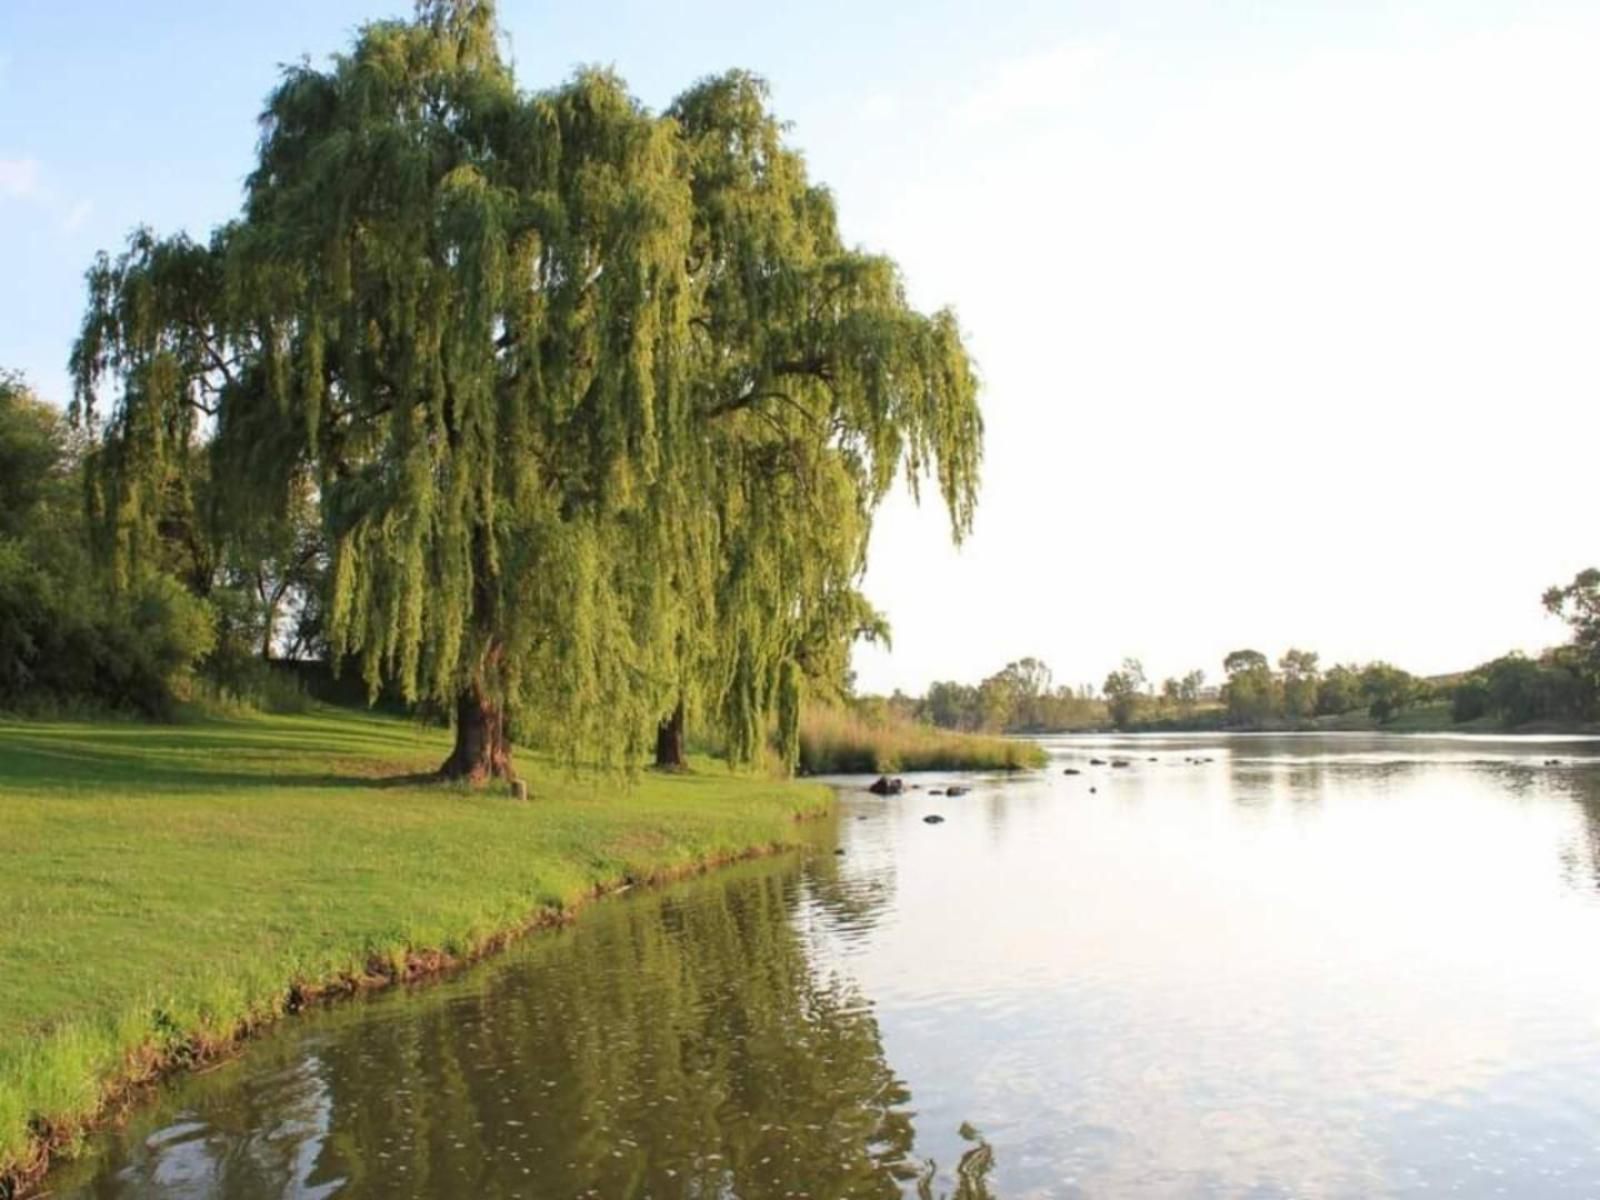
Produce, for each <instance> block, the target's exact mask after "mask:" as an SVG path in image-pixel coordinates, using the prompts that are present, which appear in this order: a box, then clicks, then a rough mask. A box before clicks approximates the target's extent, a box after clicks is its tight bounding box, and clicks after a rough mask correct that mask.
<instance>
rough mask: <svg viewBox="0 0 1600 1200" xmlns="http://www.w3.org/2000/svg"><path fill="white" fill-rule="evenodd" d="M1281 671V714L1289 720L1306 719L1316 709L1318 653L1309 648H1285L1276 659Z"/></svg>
mask: <svg viewBox="0 0 1600 1200" xmlns="http://www.w3.org/2000/svg"><path fill="white" fill-rule="evenodd" d="M1278 670H1279V671H1280V672H1281V673H1282V687H1283V714H1284V716H1286V717H1288V718H1289V719H1291V720H1306V719H1307V718H1309V717H1311V716H1312V715H1314V714H1315V713H1316V711H1317V693H1318V689H1319V687H1320V686H1321V669H1320V668H1319V666H1318V655H1317V654H1316V653H1315V652H1314V651H1311V650H1286V651H1284V653H1283V657H1282V658H1280V659H1278Z"/></svg>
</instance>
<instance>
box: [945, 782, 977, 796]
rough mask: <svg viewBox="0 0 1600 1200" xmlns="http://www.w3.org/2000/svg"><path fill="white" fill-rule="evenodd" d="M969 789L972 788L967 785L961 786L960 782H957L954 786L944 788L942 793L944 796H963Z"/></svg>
mask: <svg viewBox="0 0 1600 1200" xmlns="http://www.w3.org/2000/svg"><path fill="white" fill-rule="evenodd" d="M971 790H972V789H971V788H969V787H963V786H961V785H960V784H957V785H955V786H954V787H950V788H946V789H945V793H944V794H945V795H946V796H965V795H966V794H967V793H968V792H970V791H971Z"/></svg>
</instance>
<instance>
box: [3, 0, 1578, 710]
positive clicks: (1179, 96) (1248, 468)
mask: <svg viewBox="0 0 1600 1200" xmlns="http://www.w3.org/2000/svg"><path fill="white" fill-rule="evenodd" d="M409 11H410V6H409V4H407V3H405V2H404V0H401V2H400V3H395V2H394V0H274V3H271V4H268V3H262V2H261V0H256V2H254V3H249V4H236V3H230V2H227V0H205V2H202V0H166V2H158V0H143V2H141V3H139V4H127V3H124V2H121V0H118V2H111V0H98V2H90V0H48V2H39V0H4V3H3V4H0V280H3V281H4V285H3V286H0V365H4V366H9V367H13V368H20V369H22V370H24V371H25V372H26V373H27V374H28V376H29V378H30V379H31V380H32V382H33V383H34V385H35V387H36V388H37V389H38V390H39V391H40V392H42V393H43V394H44V395H46V396H47V397H49V398H51V399H54V400H57V401H60V402H63V403H64V402H65V401H66V399H67V398H68V384H67V378H66V369H65V363H66V357H67V353H68V349H69V347H70V344H71V340H72V337H73V335H74V332H75V328H76V323H77V321H78V319H79V317H80V315H81V312H82V307H83V282H82V276H83V271H84V269H85V268H86V267H87V266H88V265H89V263H90V261H91V259H92V257H93V255H94V254H95V253H96V251H98V250H100V249H110V250H115V248H116V247H117V246H118V245H119V244H120V243H121V241H122V239H123V238H124V237H125V236H126V234H127V232H128V231H129V230H130V229H131V228H133V227H134V226H136V225H138V224H141V223H144V224H148V225H150V226H152V227H153V228H155V229H156V230H158V231H160V232H164V233H165V232H174V231H177V230H180V229H183V230H188V231H189V232H191V233H193V234H196V235H204V234H205V232H206V231H207V230H209V229H210V228H211V227H212V226H213V225H214V224H216V223H218V222H220V221H222V220H225V219H227V218H228V217H230V216H231V215H233V214H234V213H235V212H236V211H237V208H238V205H239V201H240V195H241V185H242V181H243V179H244V176H245V175H246V173H247V172H248V171H249V170H250V167H251V162H252V155H253V151H254V145H255V136H256V127H255V118H256V116H257V114H258V113H259V111H260V109H261V106H262V101H263V99H264V97H265V96H266V94H267V92H268V91H269V89H270V88H271V87H272V85H273V83H274V81H275V79H276V78H277V75H278V72H279V70H280V65H281V64H283V63H289V62H295V61H299V60H300V59H302V58H303V57H306V56H309V57H310V58H311V59H312V61H313V62H316V61H320V60H322V59H324V57H325V56H326V55H327V54H328V53H330V52H333V51H335V50H338V49H341V48H343V47H344V46H345V45H346V44H347V43H348V41H349V39H350V37H351V36H352V34H353V33H354V31H355V30H356V28H357V27H358V26H359V25H360V24H361V23H362V22H363V21H365V20H368V19H372V18H375V17H382V16H392V15H406V14H407V13H408V12H409ZM501 16H502V23H503V25H504V26H505V28H506V31H507V33H508V35H509V47H510V51H511V53H512V55H513V56H514V59H515V63H516V69H517V74H518V77H519V80H520V81H521V82H522V84H523V85H524V86H526V87H529V88H537V87H542V86H546V85H548V84H551V83H554V82H557V81H559V80H560V79H562V78H564V77H565V76H567V75H568V74H570V72H571V71H572V69H573V68H574V67H576V66H578V65H581V64H591V63H599V64H605V65H610V66H613V67H615V68H616V69H617V70H618V71H619V72H620V73H621V74H622V75H623V77H624V78H626V79H627V80H628V81H629V84H630V86H631V87H632V88H633V90H634V92H635V93H636V94H637V95H638V96H639V97H640V98H641V99H642V100H643V101H644V102H645V103H646V104H648V105H650V106H652V107H654V108H662V107H665V106H666V104H667V103H669V102H670V100H671V99H672V97H673V96H674V95H675V94H676V93H677V92H678V91H680V90H681V89H682V88H684V87H686V86H687V85H688V84H690V83H691V82H693V81H694V80H695V79H697V78H699V77H700V76H702V75H705V74H708V73H711V72H714V71H720V70H723V69H725V68H728V67H731V66H739V67H745V68H748V69H752V70H755V71H757V72H758V73H760V74H763V75H765V76H766V77H767V78H768V79H769V81H770V82H771V84H772V93H773V103H774V106H775V107H776V109H777V110H778V112H779V113H780V115H782V116H784V117H785V118H786V119H788V120H789V121H790V122H792V130H791V134H790V136H791V138H792V140H793V142H794V144H796V145H797V146H799V147H800V148H801V149H803V150H804V152H805V154H806V157H807V160H808V162H809V164H810V168H811V171H812V175H813V177H814V178H816V179H818V180H821V181H823V182H826V183H827V184H828V185H829V186H830V187H831V188H832V189H833V190H834V192H835V194H836V196H837V199H838V206H839V212H840V219H841V223H842V225H843V228H844V232H845V235H846V237H847V239H848V240H850V241H851V242H853V243H857V244H859V245H861V246H863V247H865V248H867V249H870V250H873V251H878V252H882V253H886V254H889V255H891V256H892V257H893V258H895V259H896V260H897V261H898V262H899V263H900V265H901V267H902V269H903V271H904V273H905V277H906V282H907V287H908V290H909V292H910V295H911V297H912V298H913V300H914V301H915V302H916V303H917V304H919V305H921V306H923V307H926V308H934V307H941V306H944V305H950V306H952V307H953V308H954V309H955V310H956V312H957V313H958V314H959V315H960V318H961V321H962V323H963V326H964V328H965V330H966V333H967V336H968V340H969V345H970V347H971V349H972V351H973V354H974V355H975V357H976V359H977V362H978V366H979V370H980V373H981V375H982V378H983V381H984V389H983V396H982V403H983V407H984V414H985V421H986V425H987V437H986V455H985V468H984V486H983V493H982V499H981V501H980V504H979V509H978V516H977V523H976V528H975V530H974V532H973V534H972V536H971V537H970V538H969V539H967V541H966V542H965V543H964V544H963V545H961V546H960V547H955V546H953V545H952V544H951V542H950V539H949V526H948V522H947V520H946V519H945V517H944V514H943V513H942V512H940V511H939V510H938V508H937V506H936V505H934V504H931V503H924V505H923V506H922V507H921V508H917V507H915V506H914V505H912V503H911V502H910V500H909V498H908V497H906V496H904V495H897V496H896V497H894V498H891V500H890V501H889V502H888V503H887V504H886V505H885V507H884V509H883V510H882V511H881V513H880V515H879V519H878V521H877V525H876V528H875V532H874V536H873V546H872V553H871V559H870V565H869V568H868V573H867V578H866V581H865V589H866V591H867V594H868V596H869V598H870V599H871V600H872V601H873V602H874V603H875V604H877V606H878V607H879V608H881V609H882V610H884V611H885V613H886V614H887V615H888V617H889V620H890V622H891V625H892V627H893V630H894V642H893V649H892V650H891V651H883V650H878V649H871V648H867V649H863V650H860V651H858V653H857V655H856V667H857V671H858V686H859V687H860V688H861V689H862V690H866V691H889V690H891V689H894V688H897V687H898V688H902V689H905V690H907V691H913V692H915V691H921V690H922V689H923V688H925V687H926V685H927V684H928V683H929V682H930V681H931V680H933V679H959V680H966V681H971V682H976V681H977V680H979V679H981V678H982V677H983V676H985V675H988V674H990V673H992V672H993V671H995V670H997V669H999V668H1000V667H1002V666H1003V665H1004V664H1005V663H1006V662H1007V661H1010V660H1012V659H1015V658H1019V657H1022V656H1024V655H1033V656H1035V657H1038V658H1042V659H1043V660H1044V661H1045V662H1047V663H1048V664H1049V665H1050V666H1051V667H1052V668H1053V670H1054V672H1055V677H1056V680H1057V681H1058V682H1064V683H1071V684H1079V683H1098V682H1099V681H1100V680H1102V679H1103V678H1104V677H1105V674H1106V672H1107V671H1108V670H1110V669H1111V668H1113V667H1114V666H1116V665H1117V664H1118V663H1119V662H1120V661H1121V660H1122V659H1123V658H1124V657H1125V656H1130V655H1131V656H1136V657H1138V658H1140V659H1141V660H1142V661H1143V663H1144V665H1145V668H1146V671H1147V672H1148V673H1149V675H1150V676H1151V677H1152V678H1154V679H1160V678H1162V677H1164V676H1167V675H1172V674H1181V673H1183V672H1185V671H1187V670H1189V669H1191V668H1196V667H1198V668H1201V669H1203V670H1205V671H1206V673H1207V676H1208V677H1209V678H1210V679H1211V680H1216V679H1217V678H1218V677H1219V676H1220V674H1221V661H1222V658H1223V656H1224V655H1225V654H1226V653H1227V652H1228V651H1229V650H1232V649H1236V648H1240V647H1245V646H1248V647H1253V648H1256V649H1260V650H1262V651H1264V652H1266V653H1267V654H1269V655H1272V656H1274V657H1275V656H1277V655H1278V654H1279V653H1281V652H1282V651H1283V650H1284V649H1286V648H1288V647H1290V646H1299V647H1304V648H1309V649H1313V650H1317V651H1319V652H1320V653H1321V654H1322V656H1323V660H1324V661H1325V662H1332V661H1348V660H1368V659H1375V658H1382V659H1387V660H1390V661H1393V662H1396V663H1398V664H1400V665H1402V666H1405V667H1407V668H1409V669H1411V670H1413V671H1417V672H1420V673H1435V672H1443V671H1449V670H1454V669H1459V668H1463V667H1466V666H1470V665H1472V664H1474V663H1476V662H1479V661H1482V660H1484V659H1486V658H1489V657H1492V656H1494V655H1497V654H1500V653H1503V652H1505V651H1506V650H1508V649H1512V648H1522V649H1526V650H1529V651H1537V650H1538V649H1540V648H1541V647H1543V646H1546V645H1549V644H1552V643H1554V642H1556V641H1559V640H1560V639H1561V636H1562V627H1561V626H1560V624H1559V623H1558V622H1556V621H1555V620H1554V619H1553V618H1551V617H1549V616H1547V615H1545V614H1544V613H1543V610H1542V609H1541V607H1540V602H1539V598H1540V594H1541V593H1542V591H1543V590H1544V588H1545V587H1546V586H1548V585H1549V584H1552V583H1555V582H1558V581H1559V582H1564V581H1565V580H1567V579H1569V578H1570V577H1571V576H1572V575H1573V574H1574V573H1576V572H1577V571H1578V570H1579V569H1581V568H1583V567H1585V566H1589V565H1592V564H1600V522H1597V520H1596V511H1595V510H1596V498H1597V492H1600V488H1597V485H1596V480H1597V478H1600V475H1597V472H1596V469H1595V461H1596V457H1597V456H1596V450H1597V448H1600V406H1597V405H1596V396H1597V394H1600V338H1597V336H1596V332H1597V330H1600V156H1597V155H1596V154H1595V153H1594V133H1593V119H1594V114H1595V113H1596V112H1600V71H1596V70H1595V69H1594V64H1595V63H1596V62H1597V61H1600V5H1593V4H1590V3H1557V2H1551V3H1538V2H1534V0H1525V2H1522V3H1513V2H1509V0H1506V2H1500V3H1489V2H1474V0H1439V2H1437V3H1426V2H1420V0H1419V2H1417V3H1408V4H1402V3H1389V4H1383V3H1364V2H1361V0H1354V2H1350V0H1345V2H1341V3H1337V4H1335V3H1331V2H1324V3H1317V4H1313V3H1295V2H1291V0H1276V2H1274V3H1271V4H1268V3H1265V2H1262V0H1252V2H1248V3H1247V2H1244V0H1236V2H1230V0H1214V2H1200V0H1167V2H1150V3H1142V4H1141V3H1110V2H1106V3H1098V2H1096V3H1088V2H1085V3H1066V2H1061V0H1048V2H1047V0H981V2H980V0H873V2H871V3H862V2H861V0H850V2H844V0H816V2H814V3H809V4H805V5H783V6H778V5H770V6H753V5H748V4H743V3H737V2H734V0H681V2H678V3H657V2H647V0H637V2H632V0H622V2H618V0H594V2H591V3H585V4H581V5H580V4H555V3H534V2H532V0H502V3H501Z"/></svg>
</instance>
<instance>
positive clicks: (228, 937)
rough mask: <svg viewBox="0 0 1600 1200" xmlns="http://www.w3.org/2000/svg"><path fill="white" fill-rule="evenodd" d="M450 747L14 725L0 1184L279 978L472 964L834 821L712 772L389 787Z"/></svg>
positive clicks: (251, 1011) (375, 731)
mask: <svg viewBox="0 0 1600 1200" xmlns="http://www.w3.org/2000/svg"><path fill="white" fill-rule="evenodd" d="M447 749H448V747H447V745H446V742H445V738H444V736H443V734H441V733H440V732H438V731H433V730H422V729H418V728H416V727H414V726H412V725H409V724H406V723H403V722H398V721H394V720H389V719H384V718H379V717H374V716H369V715H365V714H351V713H347V712H343V711H333V710H330V711H326V712H321V713H318V714H315V715H312V716H301V717H270V718H269V717H261V718H253V719H243V720H237V721H226V722H215V723H208V724H202V725H195V726H178V727H159V728H153V727H150V726H146V725H137V724H114V723H110V724H75V723H74V724H67V723H63V724H36V723H21V722H6V721H0V1178H3V1177H4V1175H5V1173H6V1170H7V1168H8V1167H15V1166H16V1164H17V1163H18V1162H19V1161H20V1159H21V1157H22V1156H23V1155H25V1154H26V1153H28V1152H29V1151H30V1148H31V1143H32V1142H33V1141H34V1140H35V1139H31V1138H30V1136H29V1133H28V1129H27V1124H28V1121H29V1120H30V1118H34V1117H36V1116H39V1115H43V1116H44V1117H46V1118H47V1119H50V1120H52V1121H60V1122H65V1123H69V1124H70V1123H71V1122H72V1121H74V1120H75V1119H77V1118H81V1117H83V1116H85V1115H87V1114H88V1113H90V1112H92V1111H93V1110H94V1109H95V1108H97V1107H98V1106H99V1104H100V1102H101V1100H102V1097H103V1094H104V1089H105V1088H106V1087H107V1085H108V1084H110V1083H112V1082H113V1081H115V1080H116V1079H118V1078H119V1077H125V1076H128V1075H129V1074H130V1073H134V1072H135V1071H136V1064H137V1062H138V1061H139V1059H140V1057H141V1055H140V1051H141V1050H143V1051H144V1052H145V1053H146V1054H147V1053H148V1052H149V1051H150V1050H151V1049H152V1048H154V1049H160V1048H162V1047H163V1046H165V1047H166V1048H172V1047H176V1046H181V1045H182V1044H184V1043H185V1042H187V1041H189V1040H190V1039H194V1038H200V1039H205V1038H208V1037H215V1038H226V1037H228V1036H230V1035H231V1033H232V1032H233V1031H234V1030H235V1029H237V1028H238V1027H239V1025H240V1023H241V1022H243V1021H246V1020H253V1019H257V1018H263V1017H270V1016H272V1015H274V1014H275V1013H277V1012H278V1011H280V1010H281V1008H282V1006H283V1003H284V1000H285V997H286V994H287V990H288V986H289V985H290V984H291V982H301V983H309V984H316V983H318V982H328V981H332V980H336V979H338V978H340V977H352V976H359V975H360V974H362V972H363V971H364V970H366V969H368V968H369V967H370V966H371V965H372V964H373V962H374V960H379V961H383V962H389V963H394V964H396V965H398V964H400V963H402V962H403V960H404V958H405V955H406V954H407V952H408V951H413V952H414V951H419V950H435V949H437V950H444V951H447V952H449V953H451V954H454V955H469V954H471V953H473V952H474V951H475V950H477V949H479V948H481V947H482V946H483V945H484V944H485V943H486V942H488V941H490V940H491V939H493V938H494V937H495V936H496V935H497V934H501V933H504V932H505V931H507V930H509V929H512V928H516V927H519V926H521V925H523V924H524V923H526V922H527V921H528V919H529V918H530V916H531V915H533V914H535V913H537V912H539V911H541V910H550V909H559V908H565V907H568V906H571V905H573V904H575V903H577V902H579V901H581V900H582V899H583V898H584V897H585V896H586V895H588V894H591V893H592V892H593V891H594V890H595V889H596V888H597V887H600V886H605V885H609V884H614V883H617V882H619V881H621V880H623V879H627V878H646V877H650V876H652V875H657V874H667V873H671V872H675V871H681V870H684V869H687V868H691V867H693V866H695V865H697V864H701V863H706V862H710V861H714V860H717V859H723V858H728V857H732V856H735V855H738V854H742V853H746V852H749V851H752V850H755V849H760V848H770V847H776V846H778V845H782V844H792V843H793V842H795V841H797V840H798V838H799V837H800V834H799V832H798V831H797V829H796V827H795V825H794V817H796V816H797V815H800V814H801V813H803V812H814V811H818V810H820V809H821V808H822V807H823V806H824V805H825V804H826V803H827V799H826V793H825V792H823V790H822V789H820V788H816V787H812V786H807V785H796V784H786V783H778V782H774V781H771V780H763V779H755V778H751V777H739V776H733V775H729V774H727V773H725V772H722V771H719V770H717V769H715V768H709V769H707V770H705V771H703V772H701V773H697V774H693V775H686V776H671V777H662V776H654V775H648V776H646V777H645V778H644V779H642V780H641V781H639V782H637V783H636V784H634V785H633V786H631V787H629V786H628V785H627V784H626V783H625V782H623V781H616V780H581V779H573V778H571V777H570V776H568V775H566V774H565V773H563V772H559V771H555V770H551V769H547V768H545V767H544V766H543V765H542V764H530V763H528V762H524V763H523V767H524V772H525V773H527V774H531V776H532V790H533V794H534V798H535V799H534V802H533V803H531V804H528V805H517V804H514V803H513V802H511V801H510V800H509V799H508V798H507V797H506V796H505V795H504V793H503V792H502V791H500V790H499V789H495V790H494V791H493V792H492V793H491V792H483V793H469V792H466V791H464V790H458V789H452V788H446V787H440V786H435V785H425V784H423V785H418V784H410V785H399V786H396V785H393V784H392V783H390V782H389V781H388V780H387V779H386V777H390V776H394V775H396V774H398V773H403V772H408V771H419V770H426V769H428V768H430V767H432V766H435V765H436V764H437V763H438V762H439V761H441V760H442V758H443V757H444V754H445V753H446V751H447ZM530 766H531V767H533V768H534V770H532V771H530V770H529V768H530ZM0 1194H3V1188H0Z"/></svg>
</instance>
